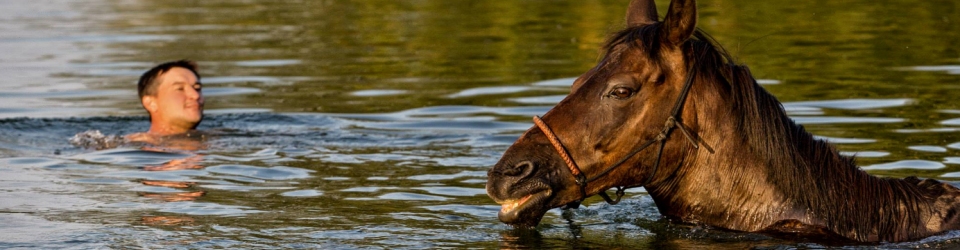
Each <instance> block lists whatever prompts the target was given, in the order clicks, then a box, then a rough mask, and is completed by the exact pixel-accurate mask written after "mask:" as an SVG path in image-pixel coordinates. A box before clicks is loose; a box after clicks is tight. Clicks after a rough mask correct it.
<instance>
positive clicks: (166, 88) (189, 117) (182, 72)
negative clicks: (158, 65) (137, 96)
mask: <svg viewBox="0 0 960 250" xmlns="http://www.w3.org/2000/svg"><path fill="white" fill-rule="evenodd" d="M157 80H159V81H160V84H158V85H157V91H156V95H154V96H152V98H154V104H153V105H151V106H152V107H148V108H147V109H148V110H150V111H151V112H150V113H151V114H150V116H151V117H154V119H153V121H154V122H163V123H165V124H166V125H167V126H171V127H175V128H189V129H193V128H195V127H196V126H197V124H199V123H200V120H201V119H203V93H201V91H200V90H201V86H200V83H198V82H197V76H196V75H194V74H193V72H191V71H190V70H188V69H185V68H181V67H174V68H171V69H170V70H168V71H167V72H163V74H161V75H160V76H159V77H157Z"/></svg>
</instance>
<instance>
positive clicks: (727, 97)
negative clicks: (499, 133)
mask: <svg viewBox="0 0 960 250" xmlns="http://www.w3.org/2000/svg"><path fill="white" fill-rule="evenodd" d="M696 23H697V13H696V4H695V2H694V0H676V1H673V2H672V3H671V4H670V7H669V13H667V15H666V16H665V18H664V20H663V21H662V22H660V21H658V16H657V11H656V7H655V6H654V3H653V0H634V1H633V2H631V3H630V6H629V11H628V12H627V25H628V27H627V28H626V29H625V30H623V31H621V32H619V33H617V34H615V35H614V36H613V38H612V39H611V40H610V41H609V42H608V44H607V46H606V47H605V51H606V54H605V56H604V57H603V59H602V60H601V61H600V62H599V64H598V65H597V66H596V67H594V68H593V69H591V70H590V71H588V72H586V73H584V74H583V75H582V76H580V78H578V79H577V80H576V82H575V83H574V84H573V86H572V88H571V92H570V94H569V95H568V96H567V97H566V98H565V99H563V101H561V102H560V103H558V104H557V105H556V107H554V108H553V109H552V110H550V111H549V112H547V113H546V114H545V115H544V116H543V118H542V120H541V119H540V118H538V117H535V118H534V120H535V123H537V124H538V125H537V126H535V127H533V128H531V129H530V130H528V131H527V132H526V133H525V134H523V136H521V137H520V139H519V140H517V142H516V143H514V144H513V146H511V147H510V148H509V149H508V150H507V152H505V153H504V155H503V158H501V159H500V161H499V162H498V163H497V164H496V165H495V166H494V167H493V168H492V169H490V171H489V173H488V181H487V193H488V195H489V196H490V197H491V198H493V200H494V201H496V202H497V203H500V204H502V205H503V208H502V210H501V211H500V214H499V218H500V220H501V221H503V222H505V223H508V224H512V225H516V226H525V227H531V226H535V225H537V224H538V223H539V221H540V219H541V218H542V217H543V215H544V213H546V211H547V210H549V209H552V208H556V207H560V206H564V205H572V206H573V207H576V205H578V204H579V202H580V201H582V200H583V199H584V198H586V197H589V196H592V195H596V194H600V195H602V196H603V197H604V198H605V199H607V200H608V201H611V199H610V198H609V197H608V196H607V195H606V193H604V192H603V191H605V190H608V189H610V188H613V187H617V188H618V190H622V188H628V187H638V186H643V187H645V188H646V190H647V191H648V192H649V194H650V196H651V197H652V198H653V199H654V201H655V202H656V204H657V208H658V209H659V210H660V213H661V214H663V215H664V216H666V217H667V218H670V219H673V220H678V221H682V222H686V223H694V224H702V225H709V226H713V227H719V228H725V229H730V230H739V231H747V232H765V233H772V234H778V235H779V234H787V235H800V236H814V237H829V238H834V239H849V240H855V241H861V242H882V241H886V242H898V241H907V240H914V239H920V238H923V237H927V236H931V235H934V234H938V233H941V232H944V231H946V230H955V229H958V228H960V221H958V220H960V217H958V216H960V210H958V208H960V198H958V195H960V190H958V189H957V188H955V187H953V186H950V185H947V184H944V183H940V182H938V181H935V180H919V179H917V178H907V179H891V178H877V177H873V176H870V175H868V174H867V173H865V172H863V171H862V170H860V169H859V168H858V167H857V165H856V164H855V163H854V160H853V159H852V158H851V157H847V156H843V155H840V154H839V153H838V152H837V150H836V149H834V148H833V147H832V146H831V145H829V144H828V143H826V142H824V141H821V140H818V139H814V138H813V137H812V136H811V135H810V134H809V133H808V132H806V131H805V130H804V129H803V127H801V126H799V125H797V124H795V123H794V122H793V121H792V120H791V119H790V118H789V117H787V115H786V113H785V112H784V110H783V107H782V106H781V104H780V102H778V101H777V99H776V98H774V97H773V96H772V95H770V94H769V93H767V92H766V91H765V90H764V89H763V88H762V87H761V86H760V85H758V84H757V83H756V80H754V78H753V77H752V76H751V75H750V72H749V70H748V69H747V68H746V67H745V66H742V65H736V64H734V63H733V61H732V60H731V59H730V57H729V56H728V55H727V54H726V52H724V51H723V50H722V49H721V48H720V47H719V46H718V45H716V42H714V41H713V40H712V39H711V38H710V37H709V36H707V35H705V34H704V33H702V32H701V31H699V30H698V29H697V28H696ZM618 194H619V195H622V193H621V192H618ZM617 200H619V196H618V198H617ZM612 203H615V202H612Z"/></svg>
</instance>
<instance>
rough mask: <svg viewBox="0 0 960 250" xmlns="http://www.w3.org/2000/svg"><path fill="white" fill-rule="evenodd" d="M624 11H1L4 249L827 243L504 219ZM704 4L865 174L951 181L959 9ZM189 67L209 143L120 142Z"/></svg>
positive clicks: (593, 214) (958, 116)
mask: <svg viewBox="0 0 960 250" xmlns="http://www.w3.org/2000/svg"><path fill="white" fill-rule="evenodd" d="M625 2H627V1H606V0H601V1H561V2H546V1H516V2H500V1H439V0H437V1H432V0H427V1H399V2H397V1H255V0H253V1H137V0H134V1H119V0H96V1H83V3H79V2H73V1H62V0H37V1H18V2H15V3H5V4H4V7H3V8H0V20H2V22H0V50H2V51H4V55H3V56H2V57H0V74H2V75H4V76H5V77H4V78H3V79H0V98H2V99H0V100H2V102H0V119H2V120H0V248H44V249H52V248H98V247H109V248H140V247H145V248H228V247H229V248H256V249H261V248H325V249H331V248H332V249H337V248H345V249H353V248H389V249H395V248H531V247H532V248H600V249H607V248H614V247H623V248H630V249H637V248H692V247H710V248H732V249H741V248H749V247H760V248H768V247H769V248H782V247H819V245H817V244H814V243H809V242H795V241H786V240H781V239H775V238H771V237H768V236H765V235H759V234H746V233H737V232H728V231H723V230H717V229H712V228H705V227H697V226H689V225H681V224H674V223H668V222H665V221H663V220H661V218H660V215H659V213H658V212H657V210H656V207H655V206H654V204H653V201H652V200H651V199H650V197H649V196H647V195H646V194H645V193H644V192H643V190H642V189H636V190H629V191H628V193H627V197H626V198H625V199H626V201H625V202H623V203H621V204H619V205H615V206H611V205H606V204H604V203H603V202H602V201H600V200H598V199H595V198H594V199H589V200H587V202H586V203H585V205H586V206H583V207H581V208H580V209H578V210H568V211H561V210H558V209H555V210H551V211H550V212H549V213H548V214H547V216H546V217H545V218H544V220H543V222H542V223H541V226H540V227H538V228H537V229H536V230H516V229H512V228H511V227H509V226H506V225H503V224H501V223H500V222H499V221H497V219H496V214H497V211H498V210H499V209H500V207H499V206H498V205H497V204H495V203H493V202H492V201H491V200H490V199H489V198H488V197H487V196H486V194H485V190H484V184H485V182H486V171H487V169H488V168H489V167H490V166H492V165H493V164H494V163H496V161H497V160H498V159H499V157H500V155H501V154H502V152H503V151H504V150H506V148H507V147H508V146H509V145H510V144H511V143H513V141H514V140H516V138H517V137H518V136H519V135H520V134H521V133H522V132H523V131H524V130H526V129H527V128H529V127H530V126H531V123H530V121H529V119H530V117H531V116H534V115H541V114H543V113H545V112H546V111H547V110H549V109H550V107H551V106H552V105H554V104H556V103H557V102H559V101H560V100H561V99H562V98H563V97H564V95H565V94H566V93H567V92H568V88H569V85H570V84H571V83H572V81H573V77H576V76H577V75H579V74H580V73H582V72H584V71H586V70H587V69H588V68H590V67H591V66H592V65H593V63H595V61H596V58H597V54H598V52H599V50H598V48H599V47H600V46H601V45H602V43H603V40H604V39H605V38H606V36H607V35H608V34H610V33H611V32H614V31H616V30H617V29H618V28H619V27H620V25H621V22H622V18H623V17H622V13H624V8H625V5H626V3H625ZM660 2H661V3H660V4H661V5H663V6H661V9H663V7H665V5H666V2H665V1H660ZM699 5H700V8H701V9H700V11H701V20H700V22H701V25H700V27H701V28H703V29H704V30H706V31H707V32H710V33H711V34H713V35H714V36H715V37H716V38H717V40H719V41H720V42H721V43H722V44H724V45H725V46H726V47H727V49H728V50H729V51H731V53H732V54H733V55H734V56H736V57H737V58H739V59H740V61H741V62H742V63H746V64H748V65H749V66H750V67H751V69H752V71H753V72H754V74H755V75H756V76H757V77H758V78H759V82H760V83H761V84H763V85H764V87H765V88H767V89H768V90H769V91H770V92H772V93H773V94H774V95H776V96H777V97H778V98H780V99H781V100H782V101H784V107H785V108H786V109H787V111H788V113H789V114H790V115H791V117H792V118H793V119H794V120H795V121H797V122H798V123H800V124H803V125H804V126H805V127H807V129H808V130H810V131H811V132H812V133H814V134H815V135H816V136H818V137H820V138H823V139H826V140H828V141H831V142H833V143H835V144H836V145H837V147H838V148H839V149H840V150H841V151H842V152H843V153H844V154H849V155H854V156H856V157H857V160H858V163H859V164H860V165H861V167H863V168H864V169H866V170H868V171H869V172H871V173H873V174H876V175H882V176H891V177H904V176H909V175H917V176H920V177H923V178H938V179H942V180H945V181H948V182H950V183H954V184H956V182H955V181H957V180H960V156H958V155H960V104H958V102H956V98H957V97H958V95H960V92H958V90H960V51H958V50H957V49H956V48H957V47H956V44H958V43H960V28H958V27H960V25H956V22H957V21H958V20H957V17H958V16H960V15H958V14H960V13H958V10H960V8H958V6H957V3H955V2H953V1H923V2H916V3H902V2H890V1H880V2H879V3H878V2H876V1H866V0H863V1H843V2H831V3H829V4H826V5H820V4H817V3H806V2H796V1H765V2H762V3H757V2H751V1H733V2H730V1H700V3H699ZM181 58H189V59H193V60H197V61H199V62H200V65H201V73H202V74H203V78H202V81H203V83H204V85H205V87H204V94H205V96H206V97H207V105H206V109H207V112H206V113H207V117H206V118H205V120H204V122H203V123H202V125H201V127H200V130H202V131H204V133H205V134H204V136H203V137H202V138H199V139H198V140H201V144H202V145H203V147H201V149H197V150H176V149H169V148H166V149H164V148H155V147H145V146H144V145H137V144H127V143H124V142H123V141H122V140H120V139H118V137H119V136H122V135H125V134H129V133H133V132H139V131H143V130H145V129H146V128H147V126H148V123H147V121H146V117H145V116H144V114H143V111H141V110H140V108H139V103H138V101H137V100H136V92H135V90H134V89H135V81H136V79H137V77H138V76H139V74H140V73H142V72H143V71H145V70H146V69H147V68H149V67H150V66H152V65H154V64H156V63H158V62H162V61H168V60H175V59H181ZM98 147H100V148H104V149H99V150H98V149H97V148H98ZM958 241H960V232H949V233H947V234H945V235H942V236H935V237H931V238H928V239H924V240H921V241H917V242H907V243H901V244H885V245H883V246H885V247H958V246H960V245H958Z"/></svg>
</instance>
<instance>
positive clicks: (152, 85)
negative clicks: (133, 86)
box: [137, 60, 200, 99]
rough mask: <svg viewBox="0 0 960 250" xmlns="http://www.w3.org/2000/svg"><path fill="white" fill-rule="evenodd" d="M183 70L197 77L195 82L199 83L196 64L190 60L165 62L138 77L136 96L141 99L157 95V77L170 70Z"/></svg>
mask: <svg viewBox="0 0 960 250" xmlns="http://www.w3.org/2000/svg"><path fill="white" fill-rule="evenodd" d="M176 67H180V68H185V69H188V70H190V71H191V72H193V74H194V75H196V76H197V81H198V82H199V81H200V73H197V63H195V62H193V61H190V60H179V61H172V62H165V63H162V64H160V65H157V66H156V67H153V68H152V69H150V70H148V71H147V72H146V73H143V75H142V76H140V81H139V82H137V94H139V95H140V99H143V97H144V96H146V95H153V94H156V93H157V84H158V83H159V82H157V77H159V76H160V75H161V74H163V73H164V72H167V71H169V70H170V69H172V68H176Z"/></svg>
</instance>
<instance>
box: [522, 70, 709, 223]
mask: <svg viewBox="0 0 960 250" xmlns="http://www.w3.org/2000/svg"><path fill="white" fill-rule="evenodd" d="M688 72H689V74H688V75H687V79H686V82H685V83H684V85H683V90H681V92H680V96H679V97H678V98H677V102H676V103H675V104H674V106H673V112H672V113H671V115H670V117H667V121H666V122H664V124H663V129H661V130H660V133H659V134H657V136H655V137H654V138H652V139H649V140H647V141H646V142H644V143H642V144H640V146H639V147H637V148H636V149H634V150H633V151H631V152H630V153H628V154H627V155H626V156H624V157H623V158H621V159H620V160H619V161H617V162H615V163H613V164H612V165H610V166H609V167H607V168H606V169H604V170H603V171H601V172H600V173H599V174H597V175H595V176H593V177H590V178H587V176H586V175H585V174H584V173H583V171H581V170H580V167H578V166H577V163H576V162H574V161H573V158H571V157H570V154H569V153H568V152H567V150H566V147H564V146H563V143H561V142H560V139H559V138H557V135H556V134H554V133H553V130H551V129H550V127H549V126H547V124H546V123H544V122H543V120H542V119H540V116H534V117H533V123H534V124H536V125H537V127H538V128H540V130H541V131H543V133H544V135H546V136H547V140H549V141H550V144H551V145H553V148H554V149H556V150H557V152H558V153H560V158H563V162H564V163H566V164H567V167H568V168H569V169H570V173H571V174H573V176H574V178H576V182H577V185H579V186H580V194H581V197H580V199H579V200H577V201H574V202H571V203H570V204H567V205H566V206H565V207H564V209H567V208H577V207H579V206H580V203H581V202H583V200H584V199H586V198H587V183H589V182H591V181H595V180H596V179H598V178H600V177H603V176H604V175H607V174H608V173H610V171H612V170H613V169H615V168H617V167H619V166H620V165H621V164H623V163H624V162H626V161H627V160H629V159H630V158H633V156H635V155H637V154H638V153H640V152H641V151H643V150H644V149H646V148H648V147H650V146H651V145H653V144H654V143H658V142H659V144H660V145H659V149H658V150H657V159H656V161H654V164H653V171H651V172H650V174H649V175H648V176H647V179H646V180H645V181H644V182H643V184H640V185H636V186H630V187H627V186H619V187H617V193H616V194H617V199H616V200H613V199H611V198H610V196H609V195H607V192H606V191H604V192H600V193H599V195H600V197H603V200H604V201H606V202H607V203H609V204H611V205H615V204H617V203H620V198H622V197H623V194H624V190H625V189H627V188H632V187H639V186H644V185H647V184H649V183H650V181H651V180H652V179H653V176H654V175H655V174H656V172H657V168H658V167H659V165H660V156H662V155H663V147H664V145H665V144H666V143H667V138H669V137H670V134H671V132H673V129H674V128H677V129H679V130H680V132H681V133H683V136H684V137H686V138H687V141H689V142H690V143H691V144H693V148H695V149H700V145H703V147H704V148H705V149H707V151H709V152H710V153H711V154H712V153H714V151H713V148H711V147H710V146H709V145H707V143H706V142H704V141H703V140H701V139H700V137H699V136H698V135H697V134H696V132H693V131H690V129H689V128H687V126H686V125H683V122H681V121H680V109H681V108H682V107H683V103H684V100H686V98H687V94H688V93H689V92H690V86H691V85H693V79H694V77H695V76H696V67H694V66H693V65H691V66H690V70H689V71H688Z"/></svg>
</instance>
